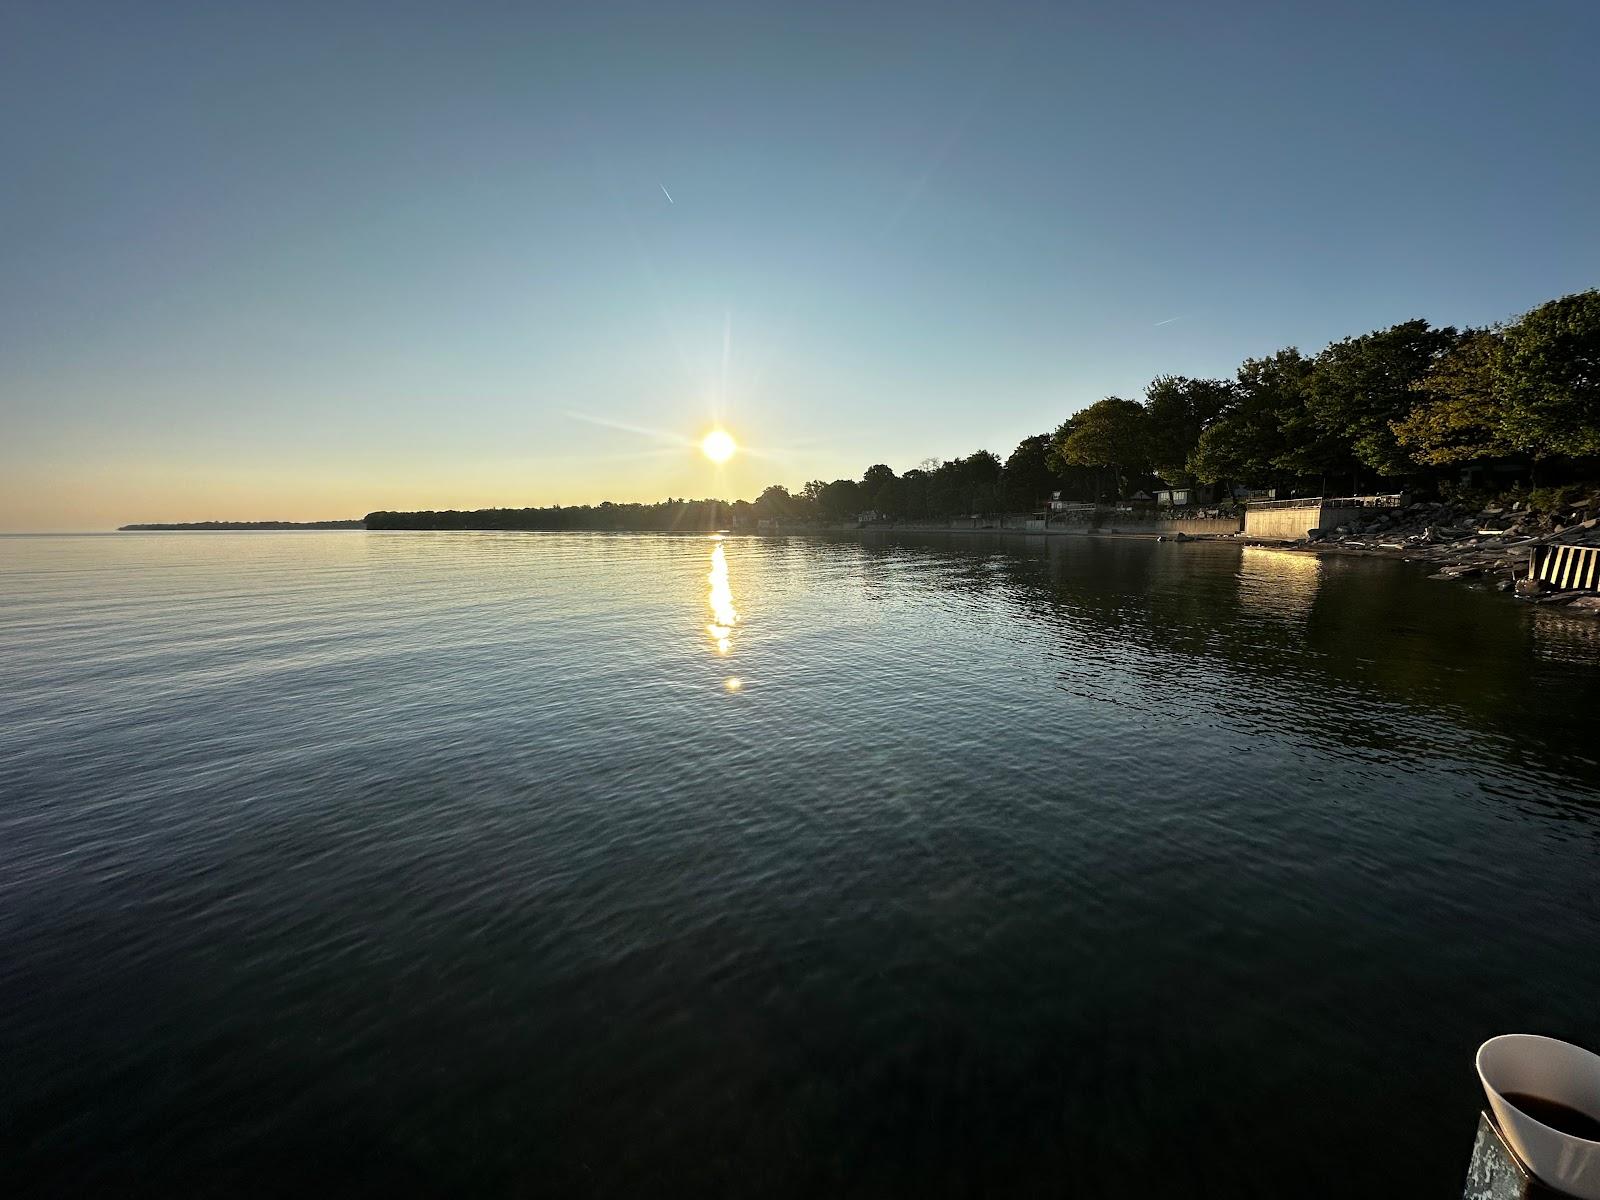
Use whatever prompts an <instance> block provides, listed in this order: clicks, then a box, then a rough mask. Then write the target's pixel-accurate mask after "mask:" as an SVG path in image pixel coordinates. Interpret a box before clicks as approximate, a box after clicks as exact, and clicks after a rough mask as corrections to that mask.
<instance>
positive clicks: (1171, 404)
mask: <svg viewBox="0 0 1600 1200" xmlns="http://www.w3.org/2000/svg"><path fill="white" fill-rule="evenodd" d="M1232 400H1233V385H1232V384H1231V383H1229V382H1228V381H1227V380H1224V379H1188V378H1185V377H1184V376H1182V375H1162V376H1159V377H1157V378H1156V379H1154V380H1152V381H1151V383H1150V386H1149V387H1147V388H1146V389H1145V392H1144V411H1145V414H1146V415H1147V416H1148V417H1149V429H1150V465H1151V467H1152V468H1153V469H1154V470H1155V472H1156V474H1158V475H1160V476H1161V477H1162V479H1164V480H1166V481H1167V482H1168V483H1177V484H1184V483H1190V482H1192V479H1191V472H1190V470H1189V457H1190V455H1192V454H1193V453H1194V449H1195V445H1196V444H1197V443H1198V442H1199V440H1200V435H1201V434H1202V433H1203V432H1204V431H1205V429H1206V426H1208V425H1210V424H1211V423H1212V422H1213V421H1215V420H1216V419H1217V418H1218V417H1219V416H1221V415H1222V413H1223V412H1224V411H1225V410H1226V409H1227V408H1228V406H1229V404H1230V403H1231V402H1232Z"/></svg>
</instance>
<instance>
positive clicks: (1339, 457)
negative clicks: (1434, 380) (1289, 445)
mask: <svg viewBox="0 0 1600 1200" xmlns="http://www.w3.org/2000/svg"><path fill="white" fill-rule="evenodd" d="M1458 339H1459V335H1458V334H1457V333H1456V331H1455V330H1454V329H1452V328H1450V327H1448V326H1446V327H1445V328H1443V329H1435V328H1433V326H1431V325H1429V324H1428V322H1426V321H1423V320H1420V319H1419V320H1415V321H1406V322H1404V323H1402V324H1400V325H1393V326H1390V327H1389V328H1388V329H1380V330H1378V331H1377V332H1375V333H1366V334H1362V335H1361V336H1360V337H1352V338H1345V339H1344V340H1343V341H1338V342H1334V343H1333V344H1332V345H1330V346H1329V347H1328V348H1327V349H1325V350H1324V351H1323V352H1322V353H1321V354H1319V355H1317V357H1316V360H1315V367H1314V369H1313V370H1312V372H1311V375H1310V376H1309V378H1308V379H1307V380H1306V394H1305V411H1306V414H1307V416H1309V417H1310V423H1309V425H1307V426H1306V427H1305V428H1304V429H1303V430H1293V429H1292V427H1291V430H1289V431H1290V432H1293V433H1294V434H1296V436H1294V437H1293V438H1292V441H1293V444H1294V445H1295V446H1296V447H1297V449H1298V450H1304V449H1307V448H1310V447H1311V446H1312V445H1313V444H1314V443H1315V442H1316V441H1318V440H1319V439H1320V440H1322V442H1323V447H1324V449H1323V450H1322V451H1319V452H1317V453H1315V454H1312V455H1309V456H1304V457H1303V458H1302V460H1301V461H1299V462H1297V463H1296V465H1297V466H1298V467H1299V469H1300V473H1301V474H1305V475H1310V474H1313V473H1320V472H1338V471H1341V470H1345V469H1348V468H1349V467H1351V466H1355V465H1359V466H1361V467H1365V468H1366V469H1367V470H1369V471H1372V472H1375V473H1376V474H1378V475H1386V476H1396V475H1404V474H1405V473H1406V472H1407V471H1408V470H1410V468H1411V466H1412V463H1411V459H1410V458H1409V457H1408V456H1407V455H1406V453H1405V451H1404V450H1403V449H1402V448H1401V447H1400V445H1399V443H1398V442H1397V440H1396V438H1395V432H1394V429H1393V427H1392V426H1393V423H1394V422H1396V421H1401V420H1404V419H1405V417H1406V416H1407V414H1409V413H1410V412H1411V409H1412V407H1413V406H1414V405H1415V404H1416V400H1417V396H1416V391H1415V390H1414V389H1415V387H1416V385H1417V384H1418V383H1419V382H1420V381H1421V380H1422V379H1423V378H1424V377H1425V376H1426V375H1427V374H1428V372H1429V370H1431V369H1432V368H1433V366H1434V364H1435V363H1437V362H1438V361H1439V360H1440V359H1442V358H1444V356H1445V355H1446V354H1448V353H1449V352H1450V351H1451V350H1452V349H1454V348H1455V345H1456V342H1457V341H1458ZM1352 459H1353V462H1352V461H1351V460H1352ZM1319 469H1320V470H1319Z"/></svg>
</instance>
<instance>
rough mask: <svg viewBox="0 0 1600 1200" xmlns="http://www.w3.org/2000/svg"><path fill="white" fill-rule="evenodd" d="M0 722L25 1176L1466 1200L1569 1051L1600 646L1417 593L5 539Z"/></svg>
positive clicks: (897, 566) (1267, 555)
mask: <svg viewBox="0 0 1600 1200" xmlns="http://www.w3.org/2000/svg"><path fill="white" fill-rule="evenodd" d="M719 550H720V554H718V551H719ZM711 576H716V577H717V579H716V581H713V580H712V579H711V578H710V577H711ZM713 593H714V595H713ZM713 599H715V600H716V602H717V603H716V604H713V603H712V601H713ZM730 605H731V606H732V608H733V609H735V610H736V612H737V616H738V620H737V621H736V622H735V621H733V620H732V615H733V614H731V613H729V612H728V607H729V606H730ZM0 680H3V685H4V686H3V687H0V1063H3V1065H4V1070H3V1084H0V1183H3V1184H5V1185H6V1190H7V1191H8V1193H9V1194H16V1193H17V1192H18V1191H21V1190H25V1189H27V1188H30V1187H37V1188H40V1189H43V1190H53V1191H59V1192H63V1193H73V1192H81V1190H82V1189H84V1188H97V1189H111V1188H117V1187H120V1188H124V1189H127V1190H137V1191H149V1192H166V1193H180V1194H229V1195H238V1194H244V1193H280V1192H282V1191H284V1190H285V1189H287V1188H302V1189H305V1188H309V1187H312V1186H316V1187H318V1188H329V1187H337V1188H339V1189H342V1190H343V1191H345V1192H346V1193H347V1194H362V1193H370V1194H395V1193H402V1194H404V1193H411V1192H418V1191H424V1192H427V1191H432V1192H455V1193H459V1194H480V1195H589V1196H617V1195H670V1194H685V1193H689V1192H693V1191H695V1190H698V1192H699V1193H700V1194H703V1195H707V1196H717V1195H737V1196H773V1195H782V1196H813V1195H855V1196H887V1195H908V1196H910V1195H915V1196H930V1195H1006V1196H1009V1195H1062V1194H1071V1195H1082V1196H1110V1195H1116V1196H1134V1195H1152V1196H1154V1195H1161V1196H1218V1197H1223V1196H1227V1197H1237V1196H1273V1197H1281V1196H1285V1195H1295V1196H1330V1197H1331V1196H1349V1195H1378V1194H1386V1195H1387V1194H1393V1195H1410V1194H1414V1195H1418V1196H1423V1195H1428V1196H1445V1197H1448V1196H1454V1195H1458V1194H1459V1189H1460V1185H1461V1179H1462V1177H1463V1173H1464V1170H1465V1167H1466V1161H1467V1157H1468V1153H1469V1150H1470V1146H1471V1141H1472V1135H1473V1122H1474V1119H1475V1117H1474V1114H1475V1110H1476V1107H1477V1099H1478V1098H1477V1095H1476V1083H1475V1079H1474V1077H1473V1073H1472V1065H1471V1062H1472V1052H1473V1050H1474V1048H1475V1047H1476V1045H1477V1043H1478V1042H1479V1041H1480V1040H1481V1039H1482V1038H1484V1037H1486V1036H1488V1035H1490V1034H1494V1033H1499V1032H1504V1031H1510V1030H1529V1031H1540V1032H1548V1033H1553V1034H1556V1035H1560V1036H1565V1037H1568V1038H1571V1039H1574V1040H1576V1041H1579V1042H1582V1043H1585V1044H1588V1045H1590V1046H1592V1047H1600V761H1597V758H1600V737H1597V723H1596V720H1595V703H1596V700H1597V699H1600V622H1593V621H1584V620H1582V619H1578V618H1573V617H1569V616H1566V615H1564V614H1560V613H1551V612H1548V611H1535V610H1532V609H1529V608H1526V607H1521V606H1518V605H1516V604H1514V603H1512V602H1510V601H1509V600H1507V599H1506V598H1504V597H1502V596H1497V595H1491V594H1488V593H1484V592H1479V591H1474V590H1472V589H1469V588H1466V587H1463V586H1460V585H1450V584H1442V583H1435V582H1431V581H1428V580H1426V579H1424V578H1423V577H1422V573H1421V572H1420V571H1418V570H1417V569H1416V568H1412V567H1408V566H1405V565H1404V564H1399V563H1394V562H1389V561H1377V560H1357V559H1334V558H1329V559H1323V560H1317V559H1315V558H1309V557H1302V556H1296V555H1292V554H1285V553H1279V552H1272V551H1265V550H1256V549H1248V548H1243V547H1239V546H1235V545H1222V544H1200V545H1182V546H1173V545H1157V544H1151V543H1141V542H1131V541H1129V542H1118V541H1093V542H1091V541H1087V540H1071V541H1068V540H1058V541H1052V542H1051V543H1049V544H1045V543H1042V542H1039V541H1026V540H1000V539H996V540H992V541H988V540H983V539H973V538H964V539H962V538H926V539H921V540H918V539H914V538H907V539H904V540H894V539H889V538H885V539H881V540H866V541H857V540H850V541H844V540H841V541H828V540H820V539H799V538H795V539H774V540H758V539H741V538H729V539H727V540H726V541H723V542H720V543H717V542H713V541H710V540H707V539H704V538H695V537H682V538H675V537H659V536H658V537H649V536H620V535H619V536H560V535H516V534H510V535H494V534H484V535H473V534H403V533H396V534H363V533H317V534H244V535H230V534H209V535H182V534H165V535H163V534H146V535H120V536H100V537H59V538H58V537H37V538H6V539H0ZM734 681H737V682H734ZM7 1179H9V1183H7V1182H6V1180H7ZM1408 1189H1409V1190H1408Z"/></svg>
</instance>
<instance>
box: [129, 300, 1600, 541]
mask: <svg viewBox="0 0 1600 1200" xmlns="http://www.w3.org/2000/svg"><path fill="white" fill-rule="evenodd" d="M1594 480H1600V289H1590V290H1588V291H1584V292H1577V293H1574V294H1572V295H1568V296H1563V297H1561V298H1559V299H1556V300H1551V301H1549V302H1547V303H1545V304H1542V305H1540V306H1538V307H1537V308H1534V309H1532V310H1531V311H1529V312H1527V313H1524V314H1523V315H1522V316H1520V317H1517V318H1515V319H1514V320H1511V321H1509V322H1506V323H1504V324H1499V325H1493V326H1487V327H1484V328H1476V329H1456V328H1454V327H1451V326H1434V325H1431V324H1430V323H1429V322H1428V321H1426V320H1423V319H1415V320H1410V321H1405V322H1402V323H1400V324H1397V325H1393V326H1390V327H1388V328H1386V329H1380V330H1375V331H1373V332H1371V333H1365V334H1361V335H1359V336H1356V337H1347V338H1344V339H1342V340H1340V341H1337V342H1332V343H1330V344H1329V345H1328V346H1326V347H1324V348H1323V349H1322V350H1321V351H1319V352H1318V353H1316V354H1314V355H1306V354H1302V353H1301V351H1300V350H1299V349H1298V348H1297V347H1293V346H1291V347H1287V348H1284V349H1281V350H1278V351H1275V352H1274V353H1271V354H1268V355H1265V356H1263V357H1259V358H1251V359H1247V360H1246V361H1245V362H1243V363H1241V364H1240V366H1239V368H1238V370H1237V371H1236V372H1235V375H1234V377H1233V378H1231V379H1191V378H1188V377H1185V376H1179V375H1162V376H1159V377H1157V378H1156V379H1154V380H1152V381H1151V383H1150V384H1149V386H1148V387H1147V388H1146V389H1145V394H1144V398H1143V399H1142V400H1129V399H1125V398H1123V397H1120V396H1108V397H1106V398H1105V399H1103V400H1100V401H1098V402H1096V403H1094V404H1091V405H1089V406H1088V407H1086V408H1084V409H1082V410H1081V411H1079V412H1077V413H1074V414H1073V415H1072V416H1070V417H1068V418H1067V419H1066V420H1065V421H1063V422H1062V423H1061V424H1060V425H1059V426H1057V427H1056V429H1055V430H1053V431H1050V432H1045V433H1039V434H1035V435H1033V436H1031V437H1027V438H1024V439H1023V440H1022V441H1021V442H1020V443H1019V444H1018V445H1017V447H1016V449H1015V450H1013V451H1012V452H1011V454H1010V455H1009V456H1008V457H1007V458H1005V459H1003V460H1002V459H1001V457H1000V456H999V455H998V454H995V453H994V452H992V451H989V450H977V451H974V452H972V453H970V454H967V455H965V456H964V457H959V458H954V459H949V460H941V459H938V458H928V459H924V460H923V461H922V462H921V463H920V464H919V465H918V466H916V467H914V468H912V469H910V470H907V471H905V472H903V473H901V474H896V473H895V471H894V470H893V469H891V468H890V467H889V466H887V465H885V464H883V463H877V464H874V465H872V466H869V467H868V468H867V469H866V470H865V472H863V474H862V476H861V478H860V479H835V480H832V481H824V480H818V479H814V480H811V481H810V482H808V483H807V484H806V485H805V486H804V487H803V488H801V489H800V490H799V491H797V492H790V491H789V489H788V488H787V487H785V486H783V485H781V484H774V485H772V486H771V487H768V488H766V489H765V490H764V491H763V492H762V493H761V494H760V495H759V496H758V497H756V498H755V499H754V500H753V501H746V500H736V501H733V502H731V503H730V502H727V501H724V500H718V499H699V500H689V499H668V500H664V501H661V502H659V503H656V504H637V503H626V504H615V503H611V502H606V503H602V504H595V505H580V506H575V507H561V506H552V507H547V508H538V507H529V508H495V509H478V510H474V511H457V510H445V511H435V510H425V511H416V512H393V511H378V512H372V513H369V514H367V516H366V518H365V520H364V521H361V522H354V521H352V522H308V523H295V522H220V521H219V522H210V521H208V522H194V523H186V524H161V525H154V524H151V525H129V526H124V527H123V528H124V529H129V530H138V529H283V528H356V527H360V526H363V525H364V526H365V528H367V529H371V530H551V531H604V532H612V531H618V532H620V531H639V532H680V533H708V532H715V531H717V530H724V529H733V530H736V531H742V532H800V531H806V530H824V529H838V528H852V527H860V526H894V527H901V528H907V529H911V528H916V527H919V526H920V527H923V528H936V527H938V526H941V525H942V526H944V527H945V528H947V529H948V528H951V527H952V523H963V524H967V523H970V524H972V525H974V526H980V527H981V526H988V527H990V528H996V529H1000V530H1007V531H1009V530H1010V529H1013V528H1014V529H1015V530H1016V531H1017V532H1025V531H1027V530H1024V529H1023V528H1022V527H1021V526H1022V525H1023V522H1024V520H1025V519H1026V518H1027V517H1030V516H1033V517H1042V516H1043V515H1044V513H1043V512H1042V509H1043V508H1044V507H1045V506H1046V505H1047V504H1048V503H1049V502H1050V501H1051V500H1052V499H1053V500H1055V501H1058V502H1063V503H1065V504H1066V505H1069V506H1070V505H1076V506H1082V507H1094V506H1099V507H1101V508H1103V509H1106V510H1116V511H1118V512H1121V511H1125V510H1126V507H1127V506H1128V505H1130V504H1132V505H1135V506H1138V505H1141V504H1142V505H1145V506H1147V507H1146V511H1147V513H1148V515H1149V517H1150V518H1153V517H1154V515H1155V511H1154V510H1155V507H1156V506H1155V504H1154V503H1153V502H1152V496H1160V495H1161V493H1162V492H1166V493H1167V496H1166V497H1164V499H1166V500H1169V501H1172V502H1173V504H1174V506H1175V507H1181V506H1182V505H1181V502H1179V501H1177V499H1176V496H1175V494H1174V492H1175V491H1184V492H1186V493H1187V496H1186V497H1185V498H1186V499H1188V500H1191V501H1194V502H1195V503H1193V504H1191V505H1188V506H1187V511H1189V512H1195V511H1197V510H1198V511H1199V512H1202V513H1207V514H1210V515H1213V516H1218V517H1224V518H1225V517H1228V516H1231V515H1234V514H1236V513H1237V512H1238V511H1239V508H1240V504H1241V502H1243V503H1248V499H1249V498H1250V497H1258V498H1259V497H1266V496H1272V497H1279V498H1282V497H1301V496H1303V497H1314V496H1329V495H1355V494H1361V493H1374V492H1389V493H1393V492H1404V493H1407V494H1408V495H1409V496H1410V497H1411V498H1412V499H1413V500H1418V501H1422V502H1425V503H1431V504H1436V505H1441V506H1448V507H1449V509H1450V510H1451V511H1452V512H1454V513H1457V514H1462V515H1465V514H1480V513H1489V512H1495V511H1504V512H1518V513H1522V514H1525V515H1531V516H1533V517H1538V518H1548V519H1550V520H1551V521H1552V522H1554V523H1558V524H1559V523H1561V522H1562V521H1563V520H1569V519H1571V518H1572V517H1573V516H1574V515H1575V513H1574V512H1572V511H1569V510H1575V509H1581V508H1582V507H1583V505H1584V504H1585V503H1587V499H1586V498H1587V497H1588V496H1589V495H1590V494H1592V493H1595V492H1597V491H1600V487H1596V486H1595V484H1594V483H1592V482H1591V481H1594ZM1592 516H1593V514H1592V513H1588V512H1583V513H1582V515H1581V516H1578V517H1577V519H1579V520H1582V519H1586V518H1589V517H1592ZM1052 524H1053V522H1052ZM1107 524H1109V525H1111V526H1113V527H1114V526H1116V525H1118V524H1121V522H1120V521H1117V520H1109V521H1108V522H1107ZM1452 528H1453V526H1452ZM1094 531H1095V530H1094V529H1093V528H1092V527H1091V528H1090V529H1083V530H1080V531H1079V532H1094ZM1032 532H1038V530H1032ZM1047 532H1050V533H1055V532H1058V531H1057V530H1055V529H1051V530H1048V531H1047ZM1060 532H1071V531H1066V530H1064V531H1060ZM1131 532H1136V531H1135V530H1125V531H1124V534H1126V533H1131ZM1145 532H1147V533H1148V534H1149V535H1151V536H1154V535H1156V534H1157V533H1160V532H1171V531H1170V530H1157V529H1154V528H1151V529H1149V530H1146V531H1145ZM1400 548H1401V547H1399V546H1398V545H1397V546H1396V547H1395V549H1396V550H1399V549H1400ZM1373 549H1374V550H1375V551H1376V550H1383V549H1387V547H1382V546H1374V547H1373Z"/></svg>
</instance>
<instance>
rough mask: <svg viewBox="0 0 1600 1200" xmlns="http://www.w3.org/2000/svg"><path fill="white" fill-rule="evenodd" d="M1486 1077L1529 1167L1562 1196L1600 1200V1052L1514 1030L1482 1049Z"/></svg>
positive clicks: (1505, 1128) (1500, 1120)
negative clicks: (1562, 1194)
mask: <svg viewBox="0 0 1600 1200" xmlns="http://www.w3.org/2000/svg"><path fill="white" fill-rule="evenodd" d="M1478 1078H1479V1079H1481V1080H1482V1081H1483V1090H1484V1092H1485V1094H1486V1095H1487V1096H1488V1097H1489V1108H1490V1110H1491V1111H1492V1112H1493V1113H1494V1119H1495V1123H1496V1124H1497V1125H1498V1126H1499V1127H1500V1133H1501V1135H1502V1136H1503V1137H1504V1138H1505V1140H1506V1142H1507V1144H1509V1145H1510V1147H1511V1149H1512V1150H1513V1151H1514V1152H1515V1153H1516V1155H1517V1157H1518V1158H1520V1159H1521V1160H1522V1163H1523V1165H1524V1166H1526V1167H1527V1168H1528V1170H1529V1171H1530V1172H1532V1173H1533V1174H1534V1175H1535V1176H1537V1177H1538V1178H1539V1179H1540V1180H1541V1181H1543V1182H1544V1183H1547V1184H1549V1185H1550V1186H1551V1187H1553V1188H1556V1189H1557V1190H1558V1191H1563V1192H1566V1193H1568V1194H1570V1195H1572V1196H1576V1197H1579V1198H1580V1200H1600V1055H1596V1054H1591V1053H1590V1052H1589V1051H1587V1050H1584V1049H1582V1048H1581V1047H1578V1046H1574V1045H1572V1044H1571V1043H1569V1042H1563V1041H1558V1040H1557V1039H1555V1038H1548V1037H1540V1036H1538V1035H1537V1034H1532V1033H1507V1034H1502V1035H1501V1036H1500V1037H1492V1038H1490V1039H1489V1040H1488V1041H1487V1042H1485V1043H1484V1044H1483V1045H1481V1046H1479V1047H1478Z"/></svg>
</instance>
